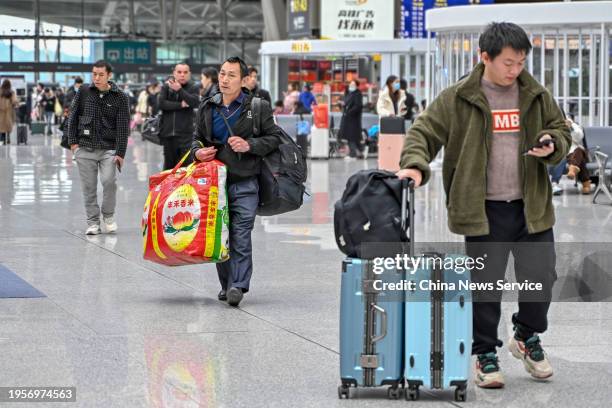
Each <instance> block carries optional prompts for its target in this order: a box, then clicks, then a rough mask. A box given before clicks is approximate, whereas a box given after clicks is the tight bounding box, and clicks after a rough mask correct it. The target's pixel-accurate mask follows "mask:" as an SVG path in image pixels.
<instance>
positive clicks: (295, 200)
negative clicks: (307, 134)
mask: <svg viewBox="0 0 612 408" xmlns="http://www.w3.org/2000/svg"><path fill="white" fill-rule="evenodd" d="M251 113H252V115H253V135H255V136H257V135H259V133H260V132H261V98H257V97H255V98H252V99H251ZM279 129H280V130H281V132H282V137H281V139H282V143H281V145H280V146H279V147H278V149H276V150H274V151H273V152H271V153H270V154H268V155H267V156H264V157H263V158H262V165H261V173H260V175H259V207H258V208H257V215H263V216H270V215H278V214H283V213H286V212H289V211H294V210H297V209H298V208H300V207H301V206H302V203H303V202H304V192H305V191H306V187H305V186H304V183H305V182H306V177H307V173H308V168H307V166H306V155H305V154H304V152H303V151H302V149H301V148H300V147H299V146H298V145H297V144H296V143H295V142H294V141H293V139H292V138H291V136H289V135H288V134H287V133H285V131H284V130H283V129H282V128H280V127H279Z"/></svg>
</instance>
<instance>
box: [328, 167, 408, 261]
mask: <svg viewBox="0 0 612 408" xmlns="http://www.w3.org/2000/svg"><path fill="white" fill-rule="evenodd" d="M401 210H402V181H401V180H400V179H398V178H397V176H396V175H395V174H394V173H391V172H389V171H385V170H361V171H359V172H357V173H355V174H353V175H352V176H351V177H350V178H349V179H348V181H347V182H346V188H345V189H344V193H343V194H342V198H341V199H340V200H338V201H337V202H336V204H335V208H334V233H335V236H336V243H337V244H338V248H340V250H341V251H342V252H344V253H345V254H346V255H348V256H349V257H353V258H361V259H372V258H373V257H375V256H386V254H382V253H381V252H380V250H381V248H376V253H375V254H372V253H370V251H367V250H365V248H362V244H367V243H381V242H393V243H400V242H408V241H409V238H408V236H407V235H406V231H405V230H403V229H402V217H401ZM409 217H410V215H409V216H408V218H409ZM409 222H410V219H407V220H406V225H409ZM389 251H390V254H389V256H394V254H395V253H396V252H397V251H396V248H393V246H389Z"/></svg>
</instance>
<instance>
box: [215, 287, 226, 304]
mask: <svg viewBox="0 0 612 408" xmlns="http://www.w3.org/2000/svg"><path fill="white" fill-rule="evenodd" d="M217 299H219V300H220V301H222V302H225V301H226V300H227V292H226V291H225V289H221V290H220V291H219V294H218V295H217Z"/></svg>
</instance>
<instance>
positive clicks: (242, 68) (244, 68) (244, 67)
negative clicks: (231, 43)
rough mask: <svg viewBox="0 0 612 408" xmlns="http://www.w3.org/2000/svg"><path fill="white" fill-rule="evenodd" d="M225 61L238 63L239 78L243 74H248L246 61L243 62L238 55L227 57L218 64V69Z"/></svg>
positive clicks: (242, 76) (243, 75)
mask: <svg viewBox="0 0 612 408" xmlns="http://www.w3.org/2000/svg"><path fill="white" fill-rule="evenodd" d="M226 62H227V63H229V64H238V65H240V79H242V78H244V77H245V76H247V75H249V67H247V64H246V62H244V61H243V60H242V58H240V57H229V58H227V59H226V60H225V61H223V62H222V63H221V65H219V69H221V67H222V66H223V64H225V63H226Z"/></svg>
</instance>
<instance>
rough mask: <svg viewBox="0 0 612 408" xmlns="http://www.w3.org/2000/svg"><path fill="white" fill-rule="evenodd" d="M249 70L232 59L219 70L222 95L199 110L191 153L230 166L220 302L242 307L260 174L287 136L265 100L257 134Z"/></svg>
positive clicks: (219, 270) (219, 267)
mask: <svg viewBox="0 0 612 408" xmlns="http://www.w3.org/2000/svg"><path fill="white" fill-rule="evenodd" d="M246 76H247V66H246V64H245V63H244V61H242V60H241V59H240V58H238V57H231V58H228V59H227V60H226V61H225V62H224V63H223V64H222V65H221V69H220V70H219V89H220V91H221V93H219V94H216V95H215V96H213V97H212V98H209V99H206V100H205V101H204V102H202V105H200V108H199V109H198V117H197V120H196V123H197V126H196V131H195V135H194V141H193V147H192V152H193V156H194V159H195V160H198V161H211V160H213V159H217V160H219V161H221V162H223V163H224V164H225V165H226V166H227V171H228V184H227V192H228V201H229V210H230V226H229V230H230V238H229V241H230V242H229V244H230V259H229V260H228V261H226V262H224V263H219V264H217V273H218V275H219V282H220V283H221V292H219V296H218V297H219V300H222V301H224V300H227V302H228V303H229V304H230V305H231V306H238V304H239V303H240V301H241V300H242V296H243V294H244V293H246V292H248V290H249V283H250V280H251V274H252V272H253V259H252V252H253V251H252V245H251V231H252V230H253V225H254V224H255V215H256V211H257V206H258V204H259V194H258V193H259V184H258V181H257V175H258V174H259V173H260V170H261V158H262V157H263V156H266V155H267V154H268V153H270V152H272V151H273V150H275V149H277V148H278V146H279V145H280V143H281V141H282V139H281V137H282V131H281V130H280V129H279V128H278V127H277V126H276V125H275V124H274V118H273V117H272V108H271V107H270V105H269V104H268V103H267V102H266V101H261V113H260V114H261V129H260V132H259V135H258V136H254V135H253V114H252V112H251V100H252V96H251V95H250V94H249V91H248V89H246V88H243V87H242V86H243V85H244V84H245V77H246Z"/></svg>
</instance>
